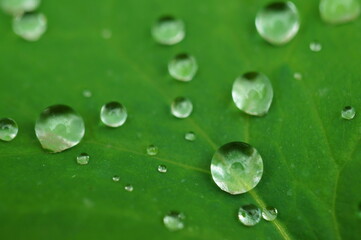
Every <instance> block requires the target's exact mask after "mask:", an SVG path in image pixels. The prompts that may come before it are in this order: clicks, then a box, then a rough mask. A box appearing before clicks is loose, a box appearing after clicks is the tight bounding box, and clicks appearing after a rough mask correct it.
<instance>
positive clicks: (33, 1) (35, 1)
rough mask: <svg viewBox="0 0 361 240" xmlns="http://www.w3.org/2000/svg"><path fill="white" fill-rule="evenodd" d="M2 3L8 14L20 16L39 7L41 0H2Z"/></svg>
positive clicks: (0, 2)
mask: <svg viewBox="0 0 361 240" xmlns="http://www.w3.org/2000/svg"><path fill="white" fill-rule="evenodd" d="M0 4H1V8H2V9H3V10H4V11H5V12H7V13H8V14H12V15H14V16H19V15H22V14H23V13H25V12H31V11H34V10H35V9H36V8H38V6H39V4H40V0H1V1H0Z"/></svg>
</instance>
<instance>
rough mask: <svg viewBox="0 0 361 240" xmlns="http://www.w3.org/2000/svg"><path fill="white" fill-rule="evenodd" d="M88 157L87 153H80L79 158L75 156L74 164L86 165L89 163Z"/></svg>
mask: <svg viewBox="0 0 361 240" xmlns="http://www.w3.org/2000/svg"><path fill="white" fill-rule="evenodd" d="M89 159H90V157H89V155H88V154H87V153H81V154H80V155H79V156H77V158H76V162H77V163H78V164H80V165H87V164H88V163H89Z"/></svg>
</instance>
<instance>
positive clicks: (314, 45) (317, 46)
mask: <svg viewBox="0 0 361 240" xmlns="http://www.w3.org/2000/svg"><path fill="white" fill-rule="evenodd" d="M310 50H311V51H312V52H320V51H321V50H322V45H321V43H319V42H317V41H314V42H311V43H310Z"/></svg>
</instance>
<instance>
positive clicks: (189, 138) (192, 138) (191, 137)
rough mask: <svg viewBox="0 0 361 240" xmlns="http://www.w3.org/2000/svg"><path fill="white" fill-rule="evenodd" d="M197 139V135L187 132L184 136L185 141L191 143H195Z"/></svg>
mask: <svg viewBox="0 0 361 240" xmlns="http://www.w3.org/2000/svg"><path fill="white" fill-rule="evenodd" d="M196 138H197V136H196V134H195V133H194V132H186V134H185V135H184V139H185V140H187V141H190V142H193V141H195V140H196Z"/></svg>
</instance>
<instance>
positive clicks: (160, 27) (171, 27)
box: [152, 16, 185, 45]
mask: <svg viewBox="0 0 361 240" xmlns="http://www.w3.org/2000/svg"><path fill="white" fill-rule="evenodd" d="M152 35H153V38H154V40H155V41H156V42H158V43H160V44H164V45H174V44H177V43H179V42H180V41H182V40H183V39H184V37H185V27H184V23H183V21H182V20H180V19H176V18H174V17H172V16H164V17H161V18H159V19H158V20H157V22H156V23H154V24H153V27H152Z"/></svg>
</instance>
